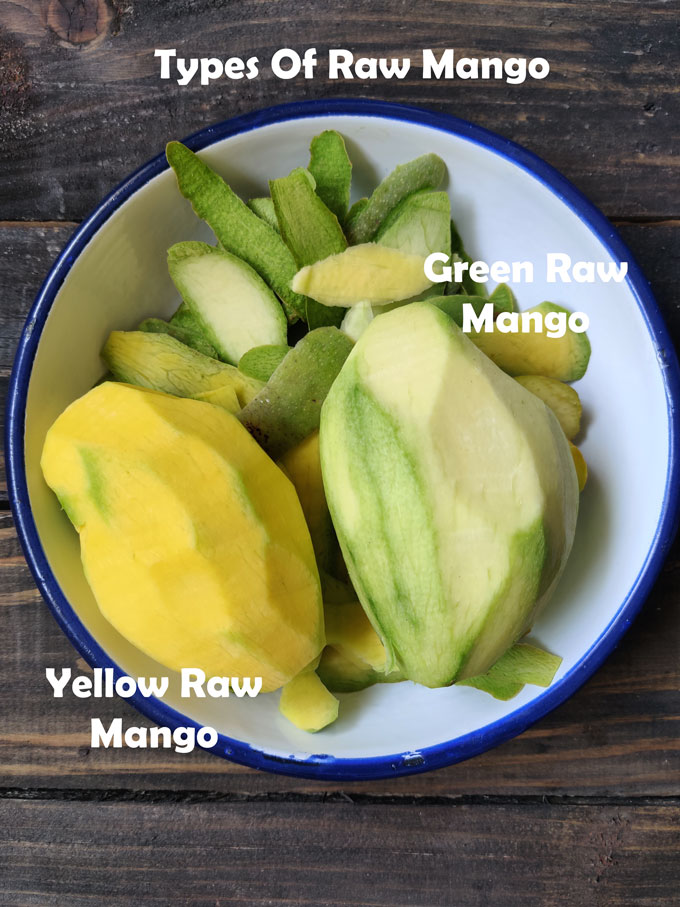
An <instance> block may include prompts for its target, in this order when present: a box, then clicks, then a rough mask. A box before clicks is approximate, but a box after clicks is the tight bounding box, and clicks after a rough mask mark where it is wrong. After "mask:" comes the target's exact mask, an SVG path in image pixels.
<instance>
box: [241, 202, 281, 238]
mask: <svg viewBox="0 0 680 907" xmlns="http://www.w3.org/2000/svg"><path fill="white" fill-rule="evenodd" d="M248 207H249V208H250V210H251V211H252V212H253V213H254V214H257V216H258V217H259V218H260V220H263V221H264V222H265V223H266V224H269V226H270V227H271V228H272V229H273V230H276V232H277V233H280V232H281V231H280V230H279V222H278V220H277V218H276V211H275V210H274V202H273V201H272V200H271V198H270V197H269V196H266V197H265V198H251V199H250V201H249V202H248Z"/></svg>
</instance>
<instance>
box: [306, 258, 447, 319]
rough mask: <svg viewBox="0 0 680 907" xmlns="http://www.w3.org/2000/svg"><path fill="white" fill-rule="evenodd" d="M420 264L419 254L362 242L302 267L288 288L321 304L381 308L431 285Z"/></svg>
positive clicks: (423, 261)
mask: <svg viewBox="0 0 680 907" xmlns="http://www.w3.org/2000/svg"><path fill="white" fill-rule="evenodd" d="M424 265H425V258H424V257H422V256H420V255H411V254H410V253H407V252H400V251H399V250H398V249H392V248H390V247H389V246H381V245H378V244H377V243H363V244H362V245H358V246H349V248H347V249H345V251H344V252H340V253H339V254H338V255H329V256H328V258H324V259H322V260H321V261H317V262H316V263H315V264H313V265H307V267H306V268H302V269H301V270H300V271H298V272H297V274H296V275H295V277H294V278H293V282H292V283H291V287H292V289H293V290H294V291H295V292H296V293H303V294H304V295H305V296H311V297H312V299H316V300H317V302H321V303H323V304H324V305H330V306H333V305H339V306H352V305H356V304H357V303H358V302H369V303H373V304H374V305H385V304H386V303H388V302H397V301H398V300H400V299H409V298H410V297H411V296H417V295H418V293H422V292H423V291H424V290H427V288H428V287H430V286H432V281H431V280H428V279H427V277H425V271H424Z"/></svg>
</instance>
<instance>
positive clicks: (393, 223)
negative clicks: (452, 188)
mask: <svg viewBox="0 0 680 907" xmlns="http://www.w3.org/2000/svg"><path fill="white" fill-rule="evenodd" d="M450 223H451V202H450V201H449V196H448V195H447V193H446V192H429V191H427V190H422V191H421V192H414V193H413V195H409V196H408V197H407V198H405V199H403V201H401V202H400V203H399V204H398V205H397V207H396V208H395V209H394V210H393V211H391V212H390V214H388V216H387V217H386V218H385V220H384V221H383V222H382V224H381V225H380V229H379V230H378V232H377V233H376V235H375V242H377V243H379V244H380V245H381V246H389V247H390V248H391V249H398V250H399V251H400V252H408V253H409V254H411V255H422V257H423V258H427V256H428V255H430V254H431V253H432V252H443V253H444V254H445V255H447V256H449V255H450V254H451V230H450V227H449V224H450Z"/></svg>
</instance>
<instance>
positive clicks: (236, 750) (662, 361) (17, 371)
mask: <svg viewBox="0 0 680 907" xmlns="http://www.w3.org/2000/svg"><path fill="white" fill-rule="evenodd" d="M327 115H333V116H348V117H352V116H364V117H366V116H368V117H376V118H382V119H388V120H399V121H406V122H409V123H413V124H416V125H419V126H425V127H429V128H431V129H436V130H439V131H443V132H447V133H451V134H453V135H455V136H458V137H460V138H463V139H467V140H468V141H471V142H474V143H476V144H478V145H481V146H483V147H484V148H486V149H488V150H491V151H493V152H495V153H496V154H498V155H500V156H501V157H503V158H505V159H506V160H508V161H510V162H511V163H513V164H515V165H516V166H518V167H520V168H521V169H523V170H525V171H527V172H528V173H530V174H531V175H532V176H533V177H534V178H536V179H537V180H538V181H539V182H540V183H542V184H543V186H545V187H546V188H547V189H549V190H550V191H551V192H552V193H553V194H554V195H556V196H557V197H558V198H560V199H561V200H562V202H563V203H564V204H565V205H567V207H568V208H570V209H571V210H572V211H573V212H574V213H575V214H576V215H577V216H578V217H579V219H580V220H581V221H582V223H584V224H585V225H586V226H587V227H588V228H589V229H590V230H591V232H592V233H593V234H595V236H596V237H597V238H598V239H599V241H600V242H601V243H602V245H603V246H604V247H605V248H606V249H607V250H608V252H609V253H610V255H611V256H612V258H613V259H614V261H615V262H616V263H620V262H622V261H627V262H628V263H629V264H628V277H627V284H628V286H629V288H630V290H631V291H632V293H633V296H634V297H635V299H636V301H637V304H638V306H639V308H640V311H641V314H642V316H643V318H644V321H645V323H646V326H647V330H648V332H649V335H650V338H651V340H652V343H653V344H654V348H655V350H656V353H657V359H658V361H659V367H660V369H661V373H662V377H663V381H664V386H665V391H666V401H667V408H668V424H669V437H668V442H669V446H668V469H667V474H666V486H665V494H664V499H663V503H662V507H661V513H660V514H659V520H658V523H657V526H656V530H655V533H654V537H653V539H652V541H651V544H650V547H649V550H648V552H647V556H646V558H645V561H644V563H643V565H642V567H641V568H640V570H639V572H638V575H637V577H636V579H635V582H634V583H633V585H632V587H631V589H630V590H629V592H628V594H627V596H626V598H625V600H624V601H623V602H622V604H621V606H620V607H619V609H618V611H617V613H616V614H615V616H614V617H613V618H612V620H611V621H610V623H609V625H608V626H607V627H606V629H605V630H604V631H603V632H602V633H601V634H600V636H599V637H598V639H597V640H596V641H595V642H594V643H593V645H592V646H591V647H590V649H589V650H588V651H587V652H586V654H585V655H584V656H583V658H582V659H581V660H580V661H579V663H578V664H577V665H575V666H574V667H573V668H572V669H571V670H570V671H569V672H568V673H566V674H565V675H564V676H563V677H561V678H560V679H559V680H558V681H557V682H556V683H554V684H553V686H551V687H549V688H548V689H547V690H546V691H545V692H543V693H541V694H539V695H538V696H536V698H535V699H533V700H531V702H529V703H528V704H527V705H525V706H522V707H521V708H519V709H517V710H515V711H514V712H511V713H510V714H508V715H506V716H505V717H503V718H501V719H499V720H497V721H495V722H492V723H491V724H488V725H486V726H485V727H481V728H478V729H477V730H475V731H472V732H470V733H468V734H465V735H463V736H461V737H458V738H455V739H453V740H449V741H445V742H443V743H438V744H435V745H433V746H429V747H425V748H423V749H420V750H417V751H409V752H401V753H395V754H392V755H385V756H371V757H366V758H336V757H334V756H329V755H327V754H324V753H305V754H304V755H301V754H292V755H286V754H284V753H272V752H266V751H264V750H261V749H258V748H255V747H252V746H251V745H250V744H248V743H245V742H243V741H239V740H235V739H232V738H230V737H228V736H226V735H224V734H220V735H219V739H218V742H217V744H216V745H215V746H214V747H212V748H210V751H211V752H213V753H215V754H217V755H219V756H222V757H223V758H226V759H229V760H231V761H233V762H237V763H239V764H242V765H247V766H250V767H254V768H258V769H264V770H266V771H271V772H278V773H280V774H286V775H297V776H300V777H306V778H317V779H326V780H333V781H336V780H340V781H341V780H369V779H378V778H386V777H394V776H398V775H405V774H411V773H416V772H424V771H430V770H432V769H436V768H442V767H444V766H446V765H451V764H453V763H456V762H461V761H463V760H464V759H469V758H470V757H472V756H476V755H478V754H480V753H482V752H485V751H486V750H489V749H491V748H492V747H494V746H497V745H498V744H500V743H503V742H504V741H506V740H509V739H510V738H512V737H515V736H516V735H517V734H520V733H521V732H522V731H524V730H526V729H527V728H528V727H529V726H530V725H532V724H533V723H534V722H536V721H538V720H539V719H540V718H542V717H544V716H545V715H546V714H547V713H548V712H550V711H551V710H552V709H554V708H556V707H557V706H559V705H561V704H562V703H563V702H564V701H565V700H566V699H568V698H569V696H571V695H572V694H573V693H574V692H576V690H577V689H578V688H579V687H580V686H581V685H582V684H583V683H584V682H585V681H586V680H587V679H588V678H589V677H590V676H591V675H592V674H593V673H594V672H595V671H596V670H597V668H599V667H600V665H601V664H602V662H603V661H604V660H605V659H606V658H607V657H608V656H609V655H610V654H611V652H612V651H613V650H614V648H615V647H616V646H617V645H618V643H619V642H620V640H621V638H622V637H623V634H624V633H625V632H626V630H627V629H628V627H629V626H630V624H631V622H632V621H633V619H634V617H635V616H636V614H637V613H638V611H639V610H640V608H641V606H642V604H643V603H644V601H645V599H646V597H647V595H648V594H649V592H650V590H651V587H652V584H653V582H654V580H655V579H656V576H657V574H658V573H659V571H660V569H661V566H662V564H663V561H664V559H665V557H666V554H667V552H668V548H669V547H670V544H671V542H672V540H673V537H674V535H675V530H676V524H677V516H678V503H679V500H680V475H679V473H678V454H679V452H680V448H679V440H678V437H679V435H678V428H679V425H680V422H679V418H680V417H679V416H678V414H677V413H676V401H678V402H680V370H679V369H678V361H677V358H676V355H675V350H674V346H673V343H672V341H671V339H670V336H669V334H668V331H667V329H666V326H665V324H664V321H663V318H662V316H661V314H660V312H659V309H658V306H657V304H656V301H655V300H654V297H653V295H652V292H651V289H650V287H649V284H648V283H647V281H646V279H645V277H644V275H643V274H642V272H641V270H640V268H639V267H638V265H637V264H636V263H635V261H634V260H633V257H632V256H631V254H630V252H629V250H628V249H627V247H626V245H625V244H624V242H623V240H622V239H621V238H620V236H619V235H618V233H617V232H616V230H615V229H614V227H612V225H611V224H610V223H609V221H608V220H607V219H606V218H605V216H604V215H603V214H602V213H601V212H600V211H599V210H598V209H597V208H596V207H595V206H594V205H593V204H592V203H591V202H589V201H588V199H587V198H586V197H585V196H584V195H582V194H581V192H580V191H579V190H578V189H576V187H575V186H573V185H572V184H571V183H570V182H569V181H568V180H567V179H566V178H565V177H563V176H562V175H561V174H560V173H559V172H558V171H557V170H555V169H554V168H553V167H552V166H551V165H550V164H548V163H546V162H545V161H544V160H542V159H541V158H539V157H538V156H536V155H535V154H533V153H532V152H530V151H527V150H526V149H525V148H523V147H521V146H520V145H517V144H515V143H514V142H511V141H510V140H508V139H505V138H503V137H502V136H499V135H497V134H496V133H493V132H490V131H488V130H486V129H483V128H482V127H480V126H475V125H474V124H472V123H469V122H467V121H466V120H461V119H458V118H457V117H453V116H449V115H448V114H442V113H433V112H431V111H428V110H424V109H421V108H418V107H410V106H406V105H401V104H393V103H388V102H383V101H370V100H345V99H334V100H313V101H303V102H295V103H291V104H282V105H277V106H275V107H268V108H266V109H264V110H259V111H256V112H253V113H249V114H245V115H243V116H239V117H235V118H233V119H231V120H226V121H224V122H222V123H218V124H216V125H214V126H209V127H207V128H206V129H201V130H200V131H199V132H195V133H193V134H192V135H191V136H189V137H188V138H187V139H185V140H184V142H185V144H186V145H187V146H188V147H189V148H191V149H193V150H194V151H200V150H201V149H204V148H206V147H208V146H209V145H212V144H213V143H215V142H218V141H221V140H222V139H226V138H229V137H232V136H235V135H239V134H241V133H245V132H250V131H252V130H254V129H258V128H259V127H262V126H268V125H271V124H275V123H282V122H285V121H289V120H296V119H302V118H316V117H323V116H327ZM167 168H168V165H167V162H166V160H165V155H164V154H159V155H158V156H157V157H155V158H153V159H152V160H151V161H149V162H148V163H146V164H144V165H143V166H142V167H140V168H139V169H138V170H136V171H135V172H134V173H133V174H132V175H131V176H129V177H128V178H127V179H126V180H125V181H124V182H122V183H121V184H120V185H118V186H117V187H116V188H115V189H114V190H113V191H112V192H111V193H110V194H109V195H108V196H107V197H106V198H105V199H104V200H103V201H102V203H101V204H100V205H99V206H98V207H97V208H96V209H95V210H94V211H93V213H92V214H90V216H89V217H88V218H87V219H86V220H85V221H84V222H83V224H82V225H81V226H80V227H79V228H78V229H77V230H76V231H75V233H74V234H73V236H72V238H71V239H70V241H69V242H68V244H67V245H66V247H65V248H64V250H63V252H62V253H61V254H60V255H59V257H58V258H57V260H56V262H55V263H54V265H53V267H52V269H51V271H50V273H49V274H48V276H47V278H46V280H45V282H44V284H43V286H42V288H41V289H40V292H39V293H38V296H37V297H36V300H35V303H34V305H33V308H32V309H31V311H30V313H29V315H28V318H27V319H26V324H25V326H24V329H23V332H22V335H21V338H20V341H19V346H18V350H17V354H16V358H15V362H14V367H13V370H12V376H11V379H10V387H9V393H8V406H7V421H6V429H5V450H6V462H7V477H8V488H9V492H10V504H11V508H12V513H13V516H14V520H15V524H16V527H17V532H18V535H19V539H20V541H21V544H22V547H23V550H24V553H25V555H26V559H27V561H28V564H29V567H30V569H31V572H32V574H33V576H34V578H35V581H36V583H37V585H38V588H39V589H40V592H41V594H42V596H43V598H44V599H45V600H46V602H47V604H48V605H49V607H50V609H51V610H52V612H53V614H54V616H55V618H56V620H57V622H58V624H59V625H60V627H61V628H62V630H63V631H64V632H65V633H66V635H67V636H68V638H69V639H70V640H71V642H72V643H73V645H74V646H75V647H76V649H77V650H78V651H79V652H80V653H81V654H82V655H83V657H84V658H85V659H86V660H87V661H88V663H89V664H90V665H92V666H93V667H100V668H113V671H114V675H115V676H116V677H119V676H123V674H124V672H123V671H122V670H121V669H120V668H119V667H118V665H116V664H115V662H113V661H112V660H111V659H110V658H109V656H108V655H107V654H106V652H104V650H103V649H102V648H101V647H100V646H99V644H98V643H97V642H96V640H95V639H94V638H93V637H92V636H91V634H90V633H89V632H88V631H87V630H86V628H85V627H84V625H83V624H82V623H81V621H80V619H79V618H78V616H77V615H76V613H75V611H74V610H73V608H72V607H71V605H70V604H69V602H68V601H67V599H66V597H65V596H64V594H63V592H62V591H61V588H60V587H59V584H58V582H57V580H56V578H55V576H54V574H53V573H52V571H51V569H50V566H49V563H48V561H47V558H46V556H45V553H44V551H43V548H42V545H41V543H40V539H39V536H38V531H37V528H36V525H35V522H34V520H33V515H32V512H31V506H30V500H29V495H28V487H27V481H26V473H25V468H24V417H25V409H26V399H27V394H28V386H29V381H30V377H31V371H32V367H33V361H34V358H35V353H36V349H37V347H38V343H39V341H40V336H41V334H42V329H43V327H44V325H45V321H46V319H47V315H48V313H49V311H50V308H51V306H52V303H53V302H54V299H55V297H56V295H57V293H58V291H59V289H60V287H61V285H62V283H63V281H64V279H65V278H66V276H67V274H68V273H69V271H70V269H71V267H72V265H73V263H74V262H75V261H76V259H77V257H78V255H79V254H80V252H81V251H82V250H83V249H84V247H85V246H86V245H87V243H88V242H89V241H90V239H91V238H92V237H93V236H94V234H95V233H96V232H97V230H98V229H99V228H100V227H101V226H102V224H103V223H104V222H105V221H106V220H107V219H108V218H109V217H110V216H111V215H112V214H113V213H114V212H115V211H116V210H117V209H118V208H119V207H120V205H121V204H122V203H123V202H124V201H126V200H127V199H128V198H130V196H131V195H133V193H134V192H136V191H137V190H138V189H140V188H141V187H142V186H144V185H145V184H146V183H147V182H148V181H149V180H150V179H152V178H153V177H155V176H157V175H158V174H159V173H161V172H162V171H164V170H166V169H167ZM128 701H130V702H132V704H134V705H135V707H136V708H137V709H138V710H139V711H140V712H141V713H142V714H144V715H145V716H146V717H147V718H149V719H151V720H152V721H154V722H156V723H157V724H162V725H164V726H168V727H171V728H173V729H174V728H176V727H180V726H189V727H194V728H198V727H200V725H199V724H197V723H196V722H195V721H192V720H191V719H189V718H188V717H187V716H184V715H182V714H181V713H180V712H178V711H176V710H175V709H173V708H171V707H170V706H167V705H166V704H165V703H163V702H162V701H160V700H157V699H146V698H144V697H142V696H140V695H139V694H136V695H135V696H133V697H131V698H130V699H129V700H128Z"/></svg>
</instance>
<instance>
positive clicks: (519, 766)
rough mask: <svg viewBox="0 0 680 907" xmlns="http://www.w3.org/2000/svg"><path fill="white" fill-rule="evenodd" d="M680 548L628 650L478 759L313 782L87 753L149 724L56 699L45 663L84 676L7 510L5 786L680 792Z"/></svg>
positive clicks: (0, 601) (2, 633)
mask: <svg viewBox="0 0 680 907" xmlns="http://www.w3.org/2000/svg"><path fill="white" fill-rule="evenodd" d="M679 558H680V545H679V546H677V547H676V549H675V550H674V551H673V553H672V554H671V557H670V558H669V561H668V563H667V565H666V568H665V570H664V572H663V574H662V576H661V578H660V580H659V582H658V583H657V586H656V589H655V590H654V593H653V594H652V596H651V597H650V600H649V602H648V605H647V607H646V608H645V609H644V611H643V614H642V616H641V617H640V618H639V620H638V621H637V622H636V623H635V624H634V626H633V627H632V629H631V630H630V632H629V634H628V636H627V637H626V639H625V641H624V643H623V644H622V646H621V647H620V648H619V650H618V651H617V652H616V653H615V654H614V655H613V656H612V657H611V658H610V659H609V660H608V662H607V663H606V665H605V666H604V667H603V668H602V669H601V670H600V671H599V672H598V673H597V674H596V675H595V677H594V678H593V679H592V680H591V681H590V682H589V683H588V684H587V685H586V686H585V687H584V688H583V689H582V690H581V691H580V692H579V693H577V694H576V695H575V696H574V697H573V698H571V699H570V700H569V701H568V702H567V703H565V705H563V706H562V707H561V708H560V709H558V710H557V711H555V712H554V713H553V714H552V715H550V716H548V717H547V718H545V719H544V720H543V721H541V722H540V723H539V724H538V725H536V726H535V727H533V728H531V729H530V730H529V731H527V732H526V733H525V734H523V735H522V736H521V737H519V738H518V739H516V740H513V741H510V742H508V743H506V744H504V745H503V746H500V747H498V748H497V749H495V750H493V751H491V752H489V753H486V754H484V755H482V756H479V757H477V758H476V759H474V760H471V761H470V762H466V763H462V764H460V765H457V766H452V767H450V768H447V769H442V770H440V771H438V772H434V773H429V774H425V775H415V776H412V777H409V778H398V779H392V780H385V781H380V782H356V783H355V782H344V783H342V784H339V783H335V784H333V783H332V782H312V781H305V780H303V779H293V778H285V777H283V776H277V775H271V774H266V773H263V772H256V771H253V770H250V769H246V768H243V767H239V766H235V765H232V764H230V763H227V762H224V761H222V760H220V759H218V758H216V757H214V756H212V755H208V754H206V753H193V754H190V755H178V754H176V753H174V752H170V751H164V750H157V751H153V750H126V749H122V750H116V749H111V750H103V749H96V750H91V749H90V720H91V718H92V717H100V718H101V719H102V720H103V721H104V722H105V723H108V722H109V721H110V720H111V719H112V718H114V717H118V716H120V717H122V718H123V722H124V725H125V727H127V726H130V725H135V726H136V725H139V724H148V722H146V721H145V720H144V719H142V718H141V717H140V715H139V714H138V713H137V712H135V711H134V710H133V709H132V708H131V707H130V706H129V705H127V704H126V703H124V702H123V701H121V700H118V699H115V700H113V701H109V700H88V699H81V700H79V699H76V698H75V697H73V696H67V697H65V698H64V699H60V700H55V699H53V698H52V693H51V688H50V686H49V685H48V683H47V681H46V679H45V669H46V668H47V667H56V668H61V667H70V668H72V669H73V671H74V672H75V673H80V672H83V671H87V670H88V668H87V666H86V664H85V662H84V661H83V660H82V658H79V656H78V654H77V653H76V651H75V650H74V649H73V648H72V646H71V644H70V643H69V642H68V640H67V639H66V637H65V636H64V635H63V633H62V632H61V630H60V629H59V628H58V627H57V625H56V623H55V621H54V620H53V618H52V616H51V615H50V613H49V611H48V609H47V606H46V605H45V604H44V603H43V602H42V600H41V599H40V596H39V594H38V593H37V591H36V590H35V587H34V584H33V581H32V578H31V576H30V574H29V572H28V569H27V567H26V566H25V565H24V563H23V560H22V558H21V554H20V550H19V545H18V543H17V541H16V537H15V535H14V533H13V530H12V525H11V517H10V516H9V514H3V515H0V590H2V592H1V593H0V787H5V788H10V789H18V790H19V789H28V788H63V789H114V790H139V789H144V790H161V791H182V790H192V791H216V792H220V793H223V794H230V795H233V796H237V797H252V796H261V795H268V794H271V793H279V794H281V793H282V794H287V793H291V792H297V793H306V794H310V795H323V794H328V793H329V792H332V791H343V792H345V793H353V792H356V793H358V794H368V793H370V794H371V795H375V796H399V797H404V796H429V797H445V798H450V799H454V800H455V799H456V798H459V797H461V796H469V795H488V794H494V795H518V794H527V793H535V794H559V795H598V796H628V797H641V796H652V795H654V796H680V739H679V734H678V689H680V658H678V655H679V654H680V613H679V612H678V608H677V595H676V589H677V577H678V571H680V560H679Z"/></svg>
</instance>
